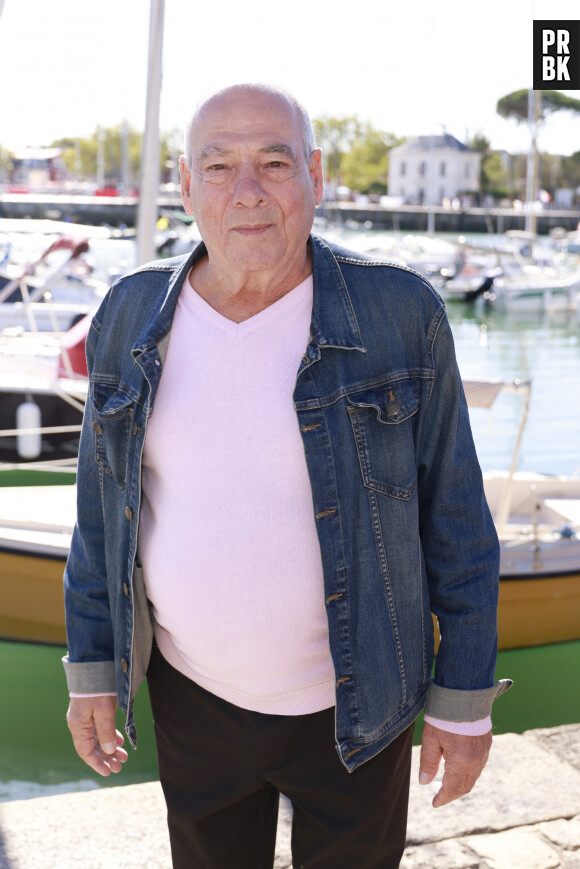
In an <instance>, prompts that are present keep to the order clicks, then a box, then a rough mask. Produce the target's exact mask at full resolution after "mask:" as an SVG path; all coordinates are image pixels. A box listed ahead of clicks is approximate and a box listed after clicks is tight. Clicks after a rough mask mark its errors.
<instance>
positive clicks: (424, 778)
mask: <svg viewBox="0 0 580 869" xmlns="http://www.w3.org/2000/svg"><path fill="white" fill-rule="evenodd" d="M430 781H431V776H430V775H429V773H428V772H425V770H424V769H420V770H419V784H420V785H428V784H429V782H430Z"/></svg>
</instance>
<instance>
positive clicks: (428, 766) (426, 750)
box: [419, 722, 443, 785]
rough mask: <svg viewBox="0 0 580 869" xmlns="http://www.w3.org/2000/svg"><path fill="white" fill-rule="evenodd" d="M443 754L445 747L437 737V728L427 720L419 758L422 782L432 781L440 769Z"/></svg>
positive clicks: (423, 783)
mask: <svg viewBox="0 0 580 869" xmlns="http://www.w3.org/2000/svg"><path fill="white" fill-rule="evenodd" d="M442 755H443V747H442V745H441V743H440V741H439V739H438V738H437V733H436V731H435V728H434V727H432V726H431V725H430V724H429V723H428V722H426V723H425V725H424V728H423V738H422V741H421V755H420V758H419V783H420V784H422V785H426V784H429V782H430V781H433V779H434V778H435V776H436V775H437V772H438V770H439V764H440V763H441V757H442Z"/></svg>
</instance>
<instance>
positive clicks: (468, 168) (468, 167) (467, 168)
mask: <svg viewBox="0 0 580 869" xmlns="http://www.w3.org/2000/svg"><path fill="white" fill-rule="evenodd" d="M470 176H471V163H466V164H465V177H466V178H469V177H470Z"/></svg>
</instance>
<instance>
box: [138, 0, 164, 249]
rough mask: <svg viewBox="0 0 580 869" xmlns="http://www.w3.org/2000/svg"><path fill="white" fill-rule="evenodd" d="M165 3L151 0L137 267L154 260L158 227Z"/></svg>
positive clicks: (160, 0) (162, 0) (161, 0)
mask: <svg viewBox="0 0 580 869" xmlns="http://www.w3.org/2000/svg"><path fill="white" fill-rule="evenodd" d="M164 14H165V0H151V6H150V13H149V59H148V63H147V106H146V111H145V132H144V134H143V152H142V155H141V180H140V184H139V208H138V213H137V264H138V265H141V264H142V263H145V262H149V261H150V260H152V259H154V258H155V241H154V236H155V224H156V223H157V196H158V193H159V104H160V101H161V79H162V59H163V21H164Z"/></svg>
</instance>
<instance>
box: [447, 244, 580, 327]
mask: <svg viewBox="0 0 580 869" xmlns="http://www.w3.org/2000/svg"><path fill="white" fill-rule="evenodd" d="M446 277H447V280H446V282H445V283H444V284H443V286H442V287H441V288H440V292H441V294H442V295H443V297H444V298H445V299H446V301H464V302H473V301H476V300H477V299H482V300H483V302H484V303H486V304H488V305H493V306H496V307H501V308H504V309H505V310H508V311H515V312H518V311H519V312H522V313H524V312H525V313H556V312H560V311H570V310H576V309H577V308H578V297H579V291H580V262H578V259H577V258H576V257H571V256H569V255H568V254H567V253H565V252H562V251H554V250H551V249H549V248H547V247H544V246H542V245H539V244H537V238H536V236H535V235H534V234H532V233H528V232H520V231H517V230H512V231H510V232H508V233H506V240H505V243H504V244H502V245H499V246H496V247H495V248H494V249H493V250H487V249H481V248H480V249H474V248H470V247H468V246H464V247H463V249H462V256H461V267H460V268H459V269H457V270H456V271H455V272H449V273H447V274H446Z"/></svg>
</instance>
